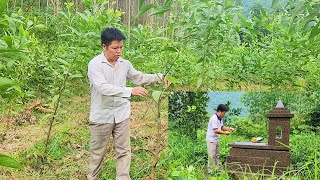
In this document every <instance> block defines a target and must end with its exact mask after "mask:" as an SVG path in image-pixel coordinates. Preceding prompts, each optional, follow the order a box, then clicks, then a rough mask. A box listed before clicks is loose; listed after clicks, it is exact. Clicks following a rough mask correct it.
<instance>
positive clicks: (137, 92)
mask: <svg viewBox="0 0 320 180" xmlns="http://www.w3.org/2000/svg"><path fill="white" fill-rule="evenodd" d="M131 95H132V96H141V97H144V96H147V95H148V90H146V89H145V88H143V87H134V88H132V92H131Z"/></svg>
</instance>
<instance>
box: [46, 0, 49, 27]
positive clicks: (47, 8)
mask: <svg viewBox="0 0 320 180" xmlns="http://www.w3.org/2000/svg"><path fill="white" fill-rule="evenodd" d="M46 11H47V13H46V26H48V14H49V0H47V7H46Z"/></svg>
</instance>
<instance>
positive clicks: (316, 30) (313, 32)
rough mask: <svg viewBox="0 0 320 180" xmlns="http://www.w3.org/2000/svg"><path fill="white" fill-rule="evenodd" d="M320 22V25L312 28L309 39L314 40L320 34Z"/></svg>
mask: <svg viewBox="0 0 320 180" xmlns="http://www.w3.org/2000/svg"><path fill="white" fill-rule="evenodd" d="M319 27H320V21H319V22H318V24H317V25H316V26H315V27H313V28H312V30H311V33H310V36H309V39H313V38H314V37H316V36H317V35H318V34H319V33H320V28H319Z"/></svg>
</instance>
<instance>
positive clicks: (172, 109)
mask: <svg viewBox="0 0 320 180" xmlns="http://www.w3.org/2000/svg"><path fill="white" fill-rule="evenodd" d="M208 101H209V97H208V96H207V95H206V93H197V92H174V93H173V92H172V93H170V95H169V109H168V114H169V130H172V131H173V130H176V131H180V132H181V133H182V134H184V135H186V136H189V137H191V138H193V139H196V138H197V131H198V129H199V128H200V127H202V126H203V125H204V124H206V123H207V119H208V116H207V110H206V107H207V104H208Z"/></svg>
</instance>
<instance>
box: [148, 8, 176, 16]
mask: <svg viewBox="0 0 320 180" xmlns="http://www.w3.org/2000/svg"><path fill="white" fill-rule="evenodd" d="M170 9H171V6H162V7H160V8H157V9H154V10H153V11H152V12H151V13H150V14H149V16H154V15H158V14H164V13H165V12H167V11H169V10H170Z"/></svg>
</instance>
